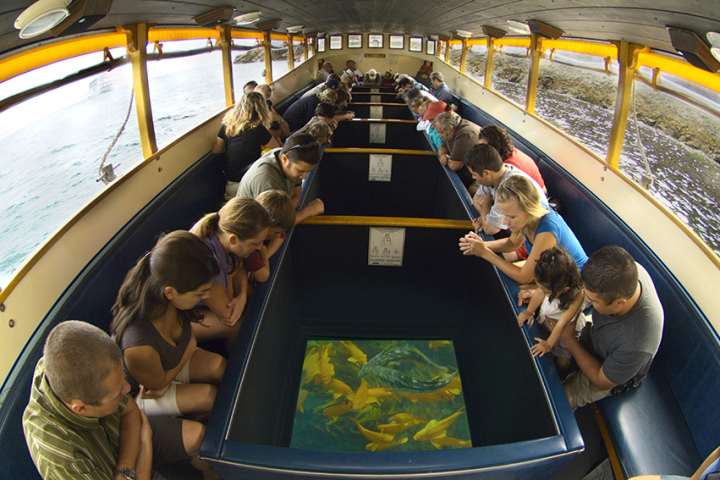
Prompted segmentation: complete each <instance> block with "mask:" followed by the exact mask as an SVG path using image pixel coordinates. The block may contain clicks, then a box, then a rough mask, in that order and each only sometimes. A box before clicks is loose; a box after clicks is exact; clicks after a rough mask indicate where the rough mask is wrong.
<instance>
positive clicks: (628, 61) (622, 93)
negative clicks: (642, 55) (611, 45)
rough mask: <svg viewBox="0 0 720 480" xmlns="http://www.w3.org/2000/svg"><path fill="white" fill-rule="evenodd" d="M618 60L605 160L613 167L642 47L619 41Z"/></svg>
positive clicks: (623, 135)
mask: <svg viewBox="0 0 720 480" xmlns="http://www.w3.org/2000/svg"><path fill="white" fill-rule="evenodd" d="M617 46H618V62H619V63H620V67H619V68H620V78H619V80H618V89H617V97H616V98H615V116H614V117H613V126H612V130H611V131H610V145H609V146H608V153H607V158H606V161H607V162H608V163H609V164H610V165H611V166H612V167H615V168H619V167H620V154H621V153H622V147H623V140H624V139H625V130H626V129H627V119H628V113H629V112H630V101H631V100H632V85H633V81H634V80H635V69H636V68H637V55H638V53H639V51H640V50H641V49H642V48H643V46H642V45H637V44H635V43H628V42H619V44H617Z"/></svg>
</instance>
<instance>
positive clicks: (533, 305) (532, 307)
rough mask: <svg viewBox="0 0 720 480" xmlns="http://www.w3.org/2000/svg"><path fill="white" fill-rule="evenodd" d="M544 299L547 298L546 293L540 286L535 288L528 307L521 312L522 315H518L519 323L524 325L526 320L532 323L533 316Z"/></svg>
mask: <svg viewBox="0 0 720 480" xmlns="http://www.w3.org/2000/svg"><path fill="white" fill-rule="evenodd" d="M543 300H545V293H543V291H542V290H540V289H539V288H538V289H537V290H535V293H534V294H533V296H532V298H531V299H530V303H529V304H528V306H527V309H525V311H524V312H520V315H518V325H520V326H523V324H524V323H525V322H527V324H528V325H530V323H531V322H532V316H533V315H534V314H535V312H536V311H537V309H538V307H539V306H540V304H541V303H542V302H543Z"/></svg>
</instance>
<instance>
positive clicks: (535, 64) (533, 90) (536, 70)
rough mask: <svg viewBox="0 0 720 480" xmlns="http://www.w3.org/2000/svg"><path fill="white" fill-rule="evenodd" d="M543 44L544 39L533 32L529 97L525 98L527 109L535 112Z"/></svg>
mask: <svg viewBox="0 0 720 480" xmlns="http://www.w3.org/2000/svg"><path fill="white" fill-rule="evenodd" d="M541 44H542V41H541V40H540V36H539V35H538V34H536V33H533V34H531V35H530V72H529V73H528V83H527V97H526V99H525V110H527V111H528V112H529V113H535V101H536V100H537V87H538V76H539V74H540V55H541V51H540V49H541Z"/></svg>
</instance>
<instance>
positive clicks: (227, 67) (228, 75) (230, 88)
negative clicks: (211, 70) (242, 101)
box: [216, 25, 235, 107]
mask: <svg viewBox="0 0 720 480" xmlns="http://www.w3.org/2000/svg"><path fill="white" fill-rule="evenodd" d="M216 28H217V29H218V30H220V50H221V52H222V67H223V83H224V85H225V106H226V107H232V106H233V105H235V87H234V85H233V71H232V49H231V47H232V27H231V26H230V25H218V26H217V27H216Z"/></svg>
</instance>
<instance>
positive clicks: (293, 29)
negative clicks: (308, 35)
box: [286, 25, 303, 33]
mask: <svg viewBox="0 0 720 480" xmlns="http://www.w3.org/2000/svg"><path fill="white" fill-rule="evenodd" d="M302 29H303V26H302V25H295V26H294V27H288V28H286V30H287V32H288V33H300V32H302Z"/></svg>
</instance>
